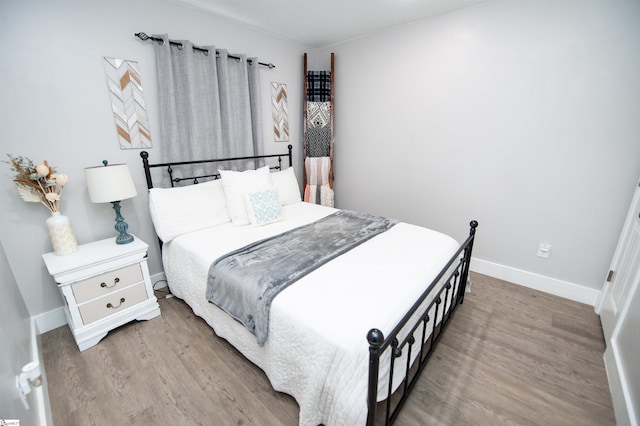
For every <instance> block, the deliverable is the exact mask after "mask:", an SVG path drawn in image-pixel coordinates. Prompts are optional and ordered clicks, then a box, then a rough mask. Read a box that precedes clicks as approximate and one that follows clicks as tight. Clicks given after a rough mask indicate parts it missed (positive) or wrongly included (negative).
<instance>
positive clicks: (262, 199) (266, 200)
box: [245, 187, 284, 226]
mask: <svg viewBox="0 0 640 426" xmlns="http://www.w3.org/2000/svg"><path fill="white" fill-rule="evenodd" d="M245 204H246V206H247V214H248V215H249V222H251V224H252V225H254V226H262V225H266V224H268V223H273V222H278V221H280V220H283V219H284V215H283V214H282V207H280V199H279V197H278V190H277V189H276V188H275V187H272V188H269V189H265V190H262V191H256V192H249V193H247V194H246V197H245Z"/></svg>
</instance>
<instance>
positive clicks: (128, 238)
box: [111, 201, 134, 244]
mask: <svg viewBox="0 0 640 426" xmlns="http://www.w3.org/2000/svg"><path fill="white" fill-rule="evenodd" d="M111 204H113V210H115V211H116V225H115V226H114V228H116V231H118V232H119V233H120V235H118V236H117V237H116V244H129V243H132V242H133V240H134V238H133V235H131V234H127V229H128V228H129V225H127V222H125V221H124V218H123V217H122V215H121V214H120V201H112V202H111Z"/></svg>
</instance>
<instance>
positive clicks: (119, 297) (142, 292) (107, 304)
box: [78, 265, 147, 325]
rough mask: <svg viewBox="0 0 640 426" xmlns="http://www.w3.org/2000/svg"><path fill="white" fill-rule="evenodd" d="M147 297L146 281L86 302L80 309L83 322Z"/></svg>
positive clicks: (127, 306)
mask: <svg viewBox="0 0 640 426" xmlns="http://www.w3.org/2000/svg"><path fill="white" fill-rule="evenodd" d="M136 266H137V265H136ZM146 299H147V290H146V289H145V285H144V283H140V285H136V286H133V287H130V288H127V289H125V290H122V291H118V292H116V293H113V294H110V295H108V296H105V297H102V298H100V299H98V300H94V301H93V302H89V303H86V304H84V305H82V306H79V307H78V309H79V310H80V316H81V317H82V322H83V323H84V324H85V325H86V324H90V323H92V322H94V321H98V320H99V319H102V318H105V317H107V316H109V315H113V314H116V313H118V312H119V311H123V310H125V309H127V308H129V307H131V306H134V305H136V304H138V303H140V302H144V301H145V300H146Z"/></svg>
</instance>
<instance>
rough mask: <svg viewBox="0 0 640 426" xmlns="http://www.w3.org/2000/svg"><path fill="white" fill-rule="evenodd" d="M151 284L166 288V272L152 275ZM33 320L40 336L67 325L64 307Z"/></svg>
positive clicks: (156, 287) (155, 286)
mask: <svg viewBox="0 0 640 426" xmlns="http://www.w3.org/2000/svg"><path fill="white" fill-rule="evenodd" d="M151 283H152V284H153V289H154V290H157V289H159V288H163V287H166V286H167V280H166V277H165V275H164V272H160V273H158V274H154V275H151ZM31 319H32V321H35V323H36V325H37V326H38V331H39V332H40V334H43V333H46V332H47V331H51V330H53V329H56V328H58V327H62V326H63V325H67V318H66V316H65V312H64V306H60V307H59V308H56V309H52V310H50V311H48V312H45V313H42V314H40V315H35V316H33V317H32V318H31Z"/></svg>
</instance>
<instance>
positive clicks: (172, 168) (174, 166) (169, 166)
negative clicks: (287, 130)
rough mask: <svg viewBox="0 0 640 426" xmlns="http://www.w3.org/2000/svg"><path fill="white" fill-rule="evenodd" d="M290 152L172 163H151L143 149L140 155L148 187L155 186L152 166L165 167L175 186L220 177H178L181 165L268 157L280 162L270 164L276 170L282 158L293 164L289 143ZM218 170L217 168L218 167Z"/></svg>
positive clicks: (203, 175)
mask: <svg viewBox="0 0 640 426" xmlns="http://www.w3.org/2000/svg"><path fill="white" fill-rule="evenodd" d="M287 149H288V152H287V153H284V154H268V155H255V156H250V157H233V158H220V159H211V160H192V161H176V162H170V163H155V164H151V163H149V153H148V152H147V151H142V152H141V153H140V157H142V165H143V167H144V175H145V177H146V179H147V188H148V189H151V188H153V179H152V177H151V169H152V168H164V171H165V173H167V176H168V177H169V181H170V182H171V186H175V184H176V183H179V182H182V181H191V183H198V182H199V181H200V180H202V179H209V178H212V179H219V178H220V174H219V173H211V174H200V175H197V176H183V177H176V176H175V172H176V171H177V170H180V167H184V166H191V165H194V164H206V165H211V164H213V165H215V164H219V165H222V164H225V163H230V162H239V161H247V160H249V161H250V160H267V159H275V160H277V162H278V164H277V165H273V166H270V167H271V169H274V170H282V158H283V157H288V159H289V167H292V166H293V154H292V152H293V146H292V145H289V146H288V147H287ZM216 170H217V168H216Z"/></svg>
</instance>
